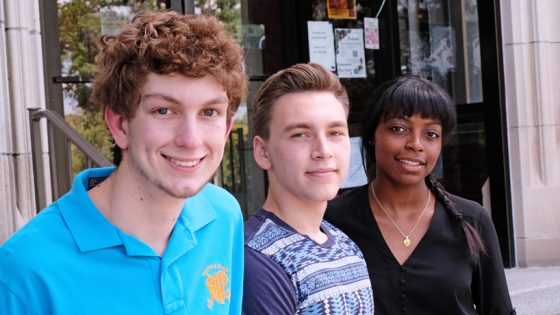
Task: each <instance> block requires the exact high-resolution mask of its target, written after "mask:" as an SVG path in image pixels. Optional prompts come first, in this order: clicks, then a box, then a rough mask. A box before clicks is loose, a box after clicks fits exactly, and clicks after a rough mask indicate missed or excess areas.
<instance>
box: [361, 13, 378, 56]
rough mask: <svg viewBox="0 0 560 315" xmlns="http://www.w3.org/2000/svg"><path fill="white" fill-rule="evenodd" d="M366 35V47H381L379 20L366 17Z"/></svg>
mask: <svg viewBox="0 0 560 315" xmlns="http://www.w3.org/2000/svg"><path fill="white" fill-rule="evenodd" d="M364 35H365V36H364V37H365V41H366V44H365V46H366V49H379V20H378V19H375V18H368V17H366V18H364Z"/></svg>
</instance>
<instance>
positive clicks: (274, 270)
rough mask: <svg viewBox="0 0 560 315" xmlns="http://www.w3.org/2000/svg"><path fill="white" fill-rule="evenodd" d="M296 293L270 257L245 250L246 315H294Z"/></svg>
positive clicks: (287, 278) (244, 301)
mask: <svg viewBox="0 0 560 315" xmlns="http://www.w3.org/2000/svg"><path fill="white" fill-rule="evenodd" d="M296 309H297V302H296V290H295V288H294V286H293V284H292V282H291V280H290V278H289V276H288V275H287V274H286V272H285V271H284V270H283V269H282V267H281V266H280V265H279V264H277V263H276V262H274V261H273V260H272V259H271V258H270V257H268V256H267V255H264V254H262V253H259V252H257V251H255V250H253V249H251V248H248V247H247V246H246V247H245V273H244V286H243V314H280V315H283V314H294V313H295V312H296Z"/></svg>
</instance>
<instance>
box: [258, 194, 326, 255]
mask: <svg viewBox="0 0 560 315" xmlns="http://www.w3.org/2000/svg"><path fill="white" fill-rule="evenodd" d="M263 208H264V209H265V210H267V211H270V212H272V213H274V214H275V215H276V216H277V217H278V218H280V219H281V220H282V221H284V222H285V223H286V224H288V225H289V226H291V227H292V228H293V229H294V230H296V231H297V232H298V233H300V234H302V235H307V236H308V237H309V238H311V239H312V240H313V241H315V242H317V243H319V244H322V243H324V242H325V241H326V240H327V235H326V234H325V233H323V231H321V222H322V221H323V216H324V214H325V210H326V209H327V202H326V201H324V202H303V201H299V202H297V201H295V200H288V198H282V199H281V200H280V199H277V198H275V196H274V193H272V192H271V191H269V194H268V197H267V199H266V201H265V203H264V205H263Z"/></svg>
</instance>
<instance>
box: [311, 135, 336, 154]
mask: <svg viewBox="0 0 560 315" xmlns="http://www.w3.org/2000/svg"><path fill="white" fill-rule="evenodd" d="M332 156H333V151H332V148H331V146H330V144H329V141H328V139H327V137H326V136H320V137H317V140H316V141H315V147H314V148H313V152H312V157H313V159H316V160H321V159H328V158H331V157H332Z"/></svg>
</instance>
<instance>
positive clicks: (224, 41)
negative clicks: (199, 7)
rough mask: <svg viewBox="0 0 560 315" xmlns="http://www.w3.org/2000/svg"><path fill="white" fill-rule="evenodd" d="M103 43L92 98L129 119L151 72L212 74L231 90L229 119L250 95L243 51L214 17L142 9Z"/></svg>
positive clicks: (228, 91) (197, 75)
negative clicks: (121, 29) (141, 11)
mask: <svg viewBox="0 0 560 315" xmlns="http://www.w3.org/2000/svg"><path fill="white" fill-rule="evenodd" d="M99 46H100V47H99V48H100V50H101V51H100V53H99V55H98V67H97V74H96V76H95V78H94V80H93V86H92V94H91V100H92V102H93V103H94V105H96V106H99V107H100V108H101V109H105V108H110V109H111V110H113V111H114V112H115V113H118V114H121V115H123V116H124V117H125V118H126V119H131V118H133V117H134V114H135V111H136V108H137V107H138V104H139V101H140V89H141V87H142V86H143V84H144V83H145V82H146V77H147V75H148V74H149V73H156V74H170V73H179V74H182V75H185V76H188V77H203V76H205V75H211V76H212V77H213V78H214V79H216V80H217V81H218V82H219V83H220V84H221V85H222V86H223V87H224V89H225V91H226V93H227V96H228V99H229V108H228V115H229V117H231V115H233V114H234V113H235V111H236V110H237V108H238V107H239V104H240V103H241V100H242V99H243V98H244V97H245V95H246V91H247V80H246V76H245V73H244V71H243V52H242V49H241V47H240V45H239V44H238V43H237V42H236V41H235V39H234V38H233V37H232V36H231V35H230V34H229V33H227V32H226V30H225V29H224V26H223V23H222V22H220V21H218V19H216V18H215V17H213V16H203V15H180V14H178V13H176V12H173V11H168V12H153V13H140V14H138V15H136V16H135V17H134V19H133V20H132V22H131V23H129V24H127V25H126V26H125V28H124V29H123V31H122V32H121V33H120V34H118V35H107V36H103V37H101V40H100V43H99Z"/></svg>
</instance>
